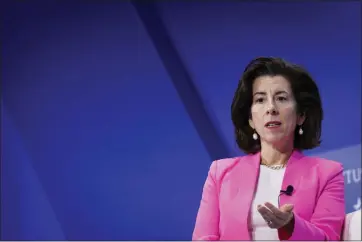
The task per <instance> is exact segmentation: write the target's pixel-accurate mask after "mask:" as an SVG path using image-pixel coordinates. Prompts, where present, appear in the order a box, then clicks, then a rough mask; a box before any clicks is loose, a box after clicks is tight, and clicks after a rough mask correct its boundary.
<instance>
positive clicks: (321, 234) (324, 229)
mask: <svg viewBox="0 0 362 242" xmlns="http://www.w3.org/2000/svg"><path fill="white" fill-rule="evenodd" d="M328 177H329V178H328V179H327V182H326V183H325V186H324V188H323V190H322V192H321V194H320V196H319V198H318V200H317V204H316V207H315V210H314V213H313V215H312V218H311V220H310V221H306V220H304V219H302V218H300V217H299V216H298V215H296V214H294V229H293V232H292V234H291V236H290V237H289V238H286V237H285V235H283V234H281V233H279V239H280V240H292V241H293V240H315V241H326V240H328V241H330V240H332V241H338V240H340V236H341V232H342V227H343V223H344V218H345V200H344V177H343V167H342V165H340V164H338V166H336V168H335V169H333V171H332V172H331V173H330V174H329V176H328Z"/></svg>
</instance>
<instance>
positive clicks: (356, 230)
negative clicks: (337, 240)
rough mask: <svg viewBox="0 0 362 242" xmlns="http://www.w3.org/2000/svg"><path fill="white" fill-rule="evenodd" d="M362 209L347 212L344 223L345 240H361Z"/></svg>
mask: <svg viewBox="0 0 362 242" xmlns="http://www.w3.org/2000/svg"><path fill="white" fill-rule="evenodd" d="M361 239H362V237H361V209H360V210H357V211H354V212H352V213H349V214H347V216H346V221H345V224H344V232H343V240H344V241H353V240H354V241H361Z"/></svg>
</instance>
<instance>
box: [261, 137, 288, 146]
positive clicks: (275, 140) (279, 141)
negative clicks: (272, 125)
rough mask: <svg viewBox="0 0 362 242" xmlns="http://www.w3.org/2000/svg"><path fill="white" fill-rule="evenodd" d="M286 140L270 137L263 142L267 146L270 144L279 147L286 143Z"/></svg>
mask: <svg viewBox="0 0 362 242" xmlns="http://www.w3.org/2000/svg"><path fill="white" fill-rule="evenodd" d="M287 140H288V139H286V138H285V137H283V136H272V137H265V139H264V141H265V142H266V143H268V144H271V145H273V146H279V145H282V144H284V143H285V142H287Z"/></svg>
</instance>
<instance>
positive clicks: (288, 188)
mask: <svg viewBox="0 0 362 242" xmlns="http://www.w3.org/2000/svg"><path fill="white" fill-rule="evenodd" d="M293 191H294V187H293V186H292V185H288V186H287V189H285V190H280V193H279V196H278V207H280V195H282V194H285V195H287V196H291V195H292V193H293Z"/></svg>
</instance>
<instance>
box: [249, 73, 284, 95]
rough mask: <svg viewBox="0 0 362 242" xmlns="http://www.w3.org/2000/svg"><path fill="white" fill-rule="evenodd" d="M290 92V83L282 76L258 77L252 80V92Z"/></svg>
mask: <svg viewBox="0 0 362 242" xmlns="http://www.w3.org/2000/svg"><path fill="white" fill-rule="evenodd" d="M270 91H272V92H275V91H285V92H290V91H291V89H290V83H289V81H288V80H287V79H285V78H284V77H283V76H260V77H258V78H256V79H255V80H254V83H253V92H270Z"/></svg>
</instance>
